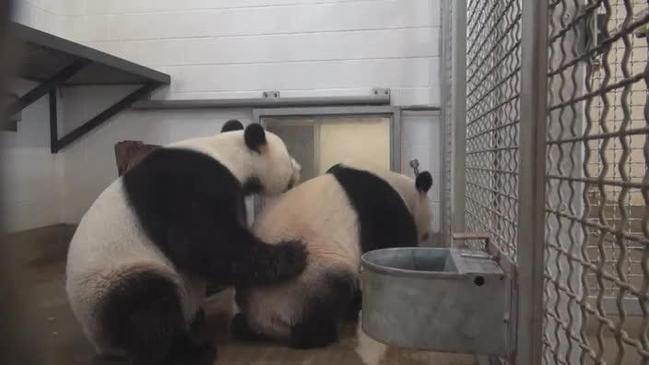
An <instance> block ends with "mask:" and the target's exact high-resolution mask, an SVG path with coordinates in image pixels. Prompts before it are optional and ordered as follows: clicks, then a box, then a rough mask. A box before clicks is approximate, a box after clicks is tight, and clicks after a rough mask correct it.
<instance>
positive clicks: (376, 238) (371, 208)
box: [329, 164, 418, 252]
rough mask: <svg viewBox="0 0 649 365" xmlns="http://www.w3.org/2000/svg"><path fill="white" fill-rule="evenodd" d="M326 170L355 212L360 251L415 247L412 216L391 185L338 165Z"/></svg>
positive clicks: (415, 236)
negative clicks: (358, 225) (342, 190)
mask: <svg viewBox="0 0 649 365" xmlns="http://www.w3.org/2000/svg"><path fill="white" fill-rule="evenodd" d="M329 173H331V174H333V175H334V177H336V180H338V182H339V183H340V185H341V186H342V187H343V189H344V190H345V193H347V197H348V198H349V201H350V203H351V205H352V207H353V208H354V209H355V210H356V212H357V214H358V219H359V222H360V242H361V249H362V251H363V252H368V251H371V250H376V249H380V248H387V247H409V246H417V243H418V241H417V227H416V226H415V221H414V218H413V216H412V214H410V211H409V210H408V208H407V207H406V204H405V203H404V201H403V199H402V198H401V196H400V195H399V193H397V192H396V191H395V190H394V189H393V188H392V186H390V184H388V183H387V182H386V181H384V180H383V179H381V178H379V177H378V176H376V175H374V174H372V173H370V172H367V171H362V170H357V169H353V168H350V167H345V166H343V165H340V164H339V165H336V166H334V167H332V168H330V169H329Z"/></svg>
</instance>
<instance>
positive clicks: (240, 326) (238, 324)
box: [230, 312, 267, 341]
mask: <svg viewBox="0 0 649 365" xmlns="http://www.w3.org/2000/svg"><path fill="white" fill-rule="evenodd" d="M230 332H232V337H234V338H236V339H238V340H242V341H261V340H266V339H267V337H266V336H264V335H263V334H261V333H257V332H255V330H253V329H252V328H250V325H249V324H248V320H247V319H246V316H245V315H244V314H243V313H241V312H239V313H237V314H235V315H234V317H232V322H231V323H230Z"/></svg>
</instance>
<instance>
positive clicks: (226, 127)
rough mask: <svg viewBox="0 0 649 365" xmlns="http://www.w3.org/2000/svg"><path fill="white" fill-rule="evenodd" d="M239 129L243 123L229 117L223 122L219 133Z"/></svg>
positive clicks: (241, 128)
mask: <svg viewBox="0 0 649 365" xmlns="http://www.w3.org/2000/svg"><path fill="white" fill-rule="evenodd" d="M240 130H243V124H241V122H240V121H238V120H236V119H230V120H228V121H227V122H225V124H223V127H222V128H221V133H223V132H231V131H240Z"/></svg>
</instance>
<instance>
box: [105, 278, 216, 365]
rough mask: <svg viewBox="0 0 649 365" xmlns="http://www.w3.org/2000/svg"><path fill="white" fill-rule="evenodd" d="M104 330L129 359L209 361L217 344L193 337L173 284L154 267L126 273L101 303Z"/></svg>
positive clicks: (190, 364)
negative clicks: (203, 341) (147, 270)
mask: <svg viewBox="0 0 649 365" xmlns="http://www.w3.org/2000/svg"><path fill="white" fill-rule="evenodd" d="M99 319H100V321H101V323H102V325H103V329H104V333H105V335H106V336H107V338H108V340H109V341H110V342H111V343H112V344H113V346H115V347H119V348H123V349H124V350H126V352H127V355H128V358H129V359H130V363H131V364H132V365H177V364H178V365H179V364H185V365H211V364H212V363H213V361H214V360H215V358H216V347H215V346H214V345H213V344H211V343H200V342H198V341H196V340H195V339H193V338H192V336H191V334H190V332H189V328H188V324H187V323H185V319H184V317H183V314H182V310H181V304H180V298H179V296H178V292H177V288H176V285H175V284H174V283H173V282H172V281H170V280H169V279H167V278H165V277H163V276H161V275H159V274H156V273H152V272H138V273H135V274H131V275H128V276H127V277H126V278H125V279H124V280H123V281H122V283H121V284H120V285H118V286H116V287H114V288H112V289H111V291H110V292H109V293H108V295H106V297H105V298H104V300H103V302H102V303H101V305H100V310H99Z"/></svg>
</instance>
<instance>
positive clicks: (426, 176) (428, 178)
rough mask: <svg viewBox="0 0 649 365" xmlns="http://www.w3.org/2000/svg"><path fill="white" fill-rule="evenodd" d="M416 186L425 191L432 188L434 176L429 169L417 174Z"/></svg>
mask: <svg viewBox="0 0 649 365" xmlns="http://www.w3.org/2000/svg"><path fill="white" fill-rule="evenodd" d="M415 186H416V187H417V190H419V191H421V192H423V193H427V192H428V190H430V188H431V187H432V186H433V176H432V175H431V174H430V172H428V171H423V172H421V173H420V174H419V175H417V179H416V180H415Z"/></svg>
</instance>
